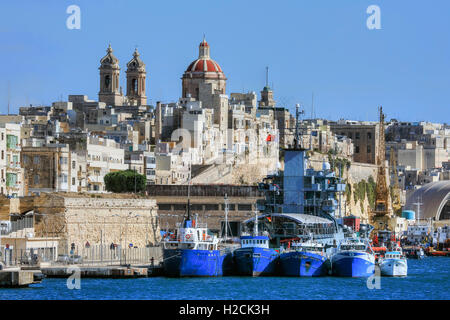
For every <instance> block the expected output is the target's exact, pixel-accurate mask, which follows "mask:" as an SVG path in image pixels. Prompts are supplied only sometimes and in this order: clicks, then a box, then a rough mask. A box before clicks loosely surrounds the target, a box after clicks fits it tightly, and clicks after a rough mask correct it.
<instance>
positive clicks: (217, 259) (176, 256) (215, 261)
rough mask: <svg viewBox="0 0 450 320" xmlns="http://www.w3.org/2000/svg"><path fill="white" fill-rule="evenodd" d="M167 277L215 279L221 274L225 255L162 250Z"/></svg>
mask: <svg viewBox="0 0 450 320" xmlns="http://www.w3.org/2000/svg"><path fill="white" fill-rule="evenodd" d="M163 256H164V274H165V275H166V276H167V277H217V276H222V274H223V263H224V258H225V255H221V254H220V251H219V250H192V249H164V253H163Z"/></svg>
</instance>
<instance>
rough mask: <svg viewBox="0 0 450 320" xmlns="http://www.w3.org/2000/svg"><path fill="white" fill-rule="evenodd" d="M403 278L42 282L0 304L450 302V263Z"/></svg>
mask: <svg viewBox="0 0 450 320" xmlns="http://www.w3.org/2000/svg"><path fill="white" fill-rule="evenodd" d="M408 269H409V270H408V276H407V277H406V278H386V277H382V278H381V280H380V286H381V288H380V289H372V290H371V289H368V287H367V279H359V278H337V277H322V278H283V277H259V278H252V277H218V278H182V279H172V278H164V277H156V278H141V279H81V289H79V290H76V289H73V290H70V289H68V288H67V284H66V283H67V280H66V279H44V281H43V282H42V283H41V284H35V285H32V286H30V287H29V288H23V289H0V300H11V299H13V300H38V299H48V300H56V299H57V300H86V299H88V300H91V299H107V300H112V299H124V300H128V299H137V300H142V299H149V300H183V299H189V300H219V299H220V300H222V299H224V300H227V299H233V300H235V299H243V300H284V299H288V300H304V299H316V300H317V299H333V300H334V299H364V300H368V299H388V300H389V299H400V300H413V299H426V300H427V299H432V300H449V299H450V258H446V257H433V258H431V257H428V258H425V259H423V260H408Z"/></svg>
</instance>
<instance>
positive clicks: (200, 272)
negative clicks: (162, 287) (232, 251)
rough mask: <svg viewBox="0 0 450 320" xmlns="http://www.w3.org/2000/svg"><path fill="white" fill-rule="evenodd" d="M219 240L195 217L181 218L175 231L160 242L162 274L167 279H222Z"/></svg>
mask: <svg viewBox="0 0 450 320" xmlns="http://www.w3.org/2000/svg"><path fill="white" fill-rule="evenodd" d="M218 243H219V239H218V238H217V237H216V236H215V235H213V234H211V233H210V232H209V230H208V228H207V225H206V224H202V223H199V222H198V217H196V219H193V220H191V219H190V215H189V214H188V217H187V218H186V219H184V221H183V222H182V224H181V225H179V227H178V228H177V229H176V232H175V233H173V234H171V235H167V236H166V237H165V238H164V239H163V240H162V245H163V258H164V262H163V267H164V274H165V275H166V276H168V277H214V276H222V274H223V263H224V259H225V256H226V255H224V254H222V253H221V252H220V250H218Z"/></svg>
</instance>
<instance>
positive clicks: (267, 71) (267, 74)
mask: <svg viewBox="0 0 450 320" xmlns="http://www.w3.org/2000/svg"><path fill="white" fill-rule="evenodd" d="M266 87H269V67H266Z"/></svg>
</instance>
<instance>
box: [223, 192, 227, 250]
mask: <svg viewBox="0 0 450 320" xmlns="http://www.w3.org/2000/svg"><path fill="white" fill-rule="evenodd" d="M224 200H225V241H227V240H228V197H227V194H226V193H225V198H224Z"/></svg>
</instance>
